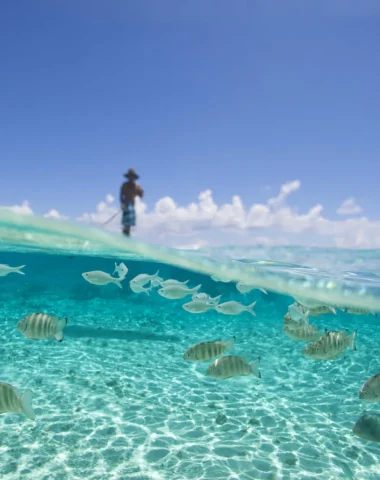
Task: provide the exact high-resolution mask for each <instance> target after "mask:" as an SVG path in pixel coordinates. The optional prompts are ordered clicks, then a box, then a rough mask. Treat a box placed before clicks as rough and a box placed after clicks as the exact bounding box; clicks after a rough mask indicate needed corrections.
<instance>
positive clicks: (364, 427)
mask: <svg viewBox="0 0 380 480" xmlns="http://www.w3.org/2000/svg"><path fill="white" fill-rule="evenodd" d="M352 430H353V432H354V434H355V435H357V436H358V437H360V438H364V439H365V440H369V441H370V442H380V415H379V414H378V413H372V414H371V413H365V414H364V415H362V416H361V417H360V418H359V419H358V420H357V422H356V423H355V425H354V427H353V429H352Z"/></svg>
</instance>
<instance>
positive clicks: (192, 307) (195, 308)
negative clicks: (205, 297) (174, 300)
mask: <svg viewBox="0 0 380 480" xmlns="http://www.w3.org/2000/svg"><path fill="white" fill-rule="evenodd" d="M182 308H183V309H184V310H186V312H190V313H203V312H207V311H208V310H211V309H213V308H215V305H214V304H213V303H208V302H204V301H202V300H192V301H191V302H189V303H185V304H184V305H182Z"/></svg>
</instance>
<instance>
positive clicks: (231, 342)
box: [223, 337, 236, 350]
mask: <svg viewBox="0 0 380 480" xmlns="http://www.w3.org/2000/svg"><path fill="white" fill-rule="evenodd" d="M235 340H236V337H232V338H230V339H229V340H225V341H224V342H223V343H224V345H225V350H232V349H233V348H234V343H235Z"/></svg>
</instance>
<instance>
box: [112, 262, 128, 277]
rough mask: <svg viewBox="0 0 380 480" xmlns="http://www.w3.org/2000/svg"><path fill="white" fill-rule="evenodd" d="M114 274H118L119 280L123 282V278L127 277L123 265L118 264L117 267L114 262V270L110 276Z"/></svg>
mask: <svg viewBox="0 0 380 480" xmlns="http://www.w3.org/2000/svg"><path fill="white" fill-rule="evenodd" d="M115 273H117V274H118V276H119V278H120V279H121V280H124V278H125V277H126V276H127V273H128V268H127V267H126V266H125V265H124V263H120V264H119V265H118V264H117V263H116V262H115V270H114V272H113V274H112V275H115Z"/></svg>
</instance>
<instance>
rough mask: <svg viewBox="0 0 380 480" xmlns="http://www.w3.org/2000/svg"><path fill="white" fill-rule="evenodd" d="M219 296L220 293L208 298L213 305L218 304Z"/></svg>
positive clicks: (220, 296)
mask: <svg viewBox="0 0 380 480" xmlns="http://www.w3.org/2000/svg"><path fill="white" fill-rule="evenodd" d="M221 298H222V295H218V296H217V297H214V298H210V303H213V304H214V305H218V303H219V302H220V299H221Z"/></svg>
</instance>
